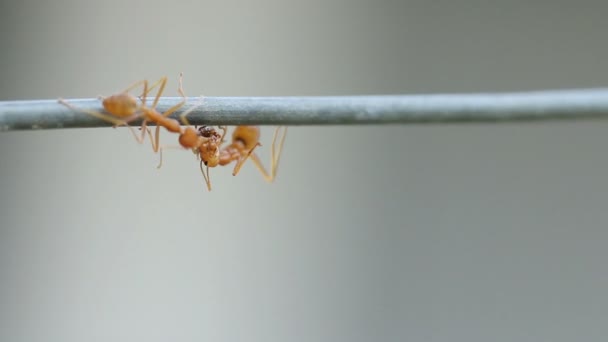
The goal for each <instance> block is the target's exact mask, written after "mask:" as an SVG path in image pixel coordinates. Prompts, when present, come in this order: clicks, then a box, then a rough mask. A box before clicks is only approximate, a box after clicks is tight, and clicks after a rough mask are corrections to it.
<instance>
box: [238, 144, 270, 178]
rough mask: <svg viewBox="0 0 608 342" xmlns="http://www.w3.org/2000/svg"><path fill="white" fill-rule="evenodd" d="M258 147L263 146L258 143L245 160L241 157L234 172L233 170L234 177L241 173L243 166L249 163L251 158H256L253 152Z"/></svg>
mask: <svg viewBox="0 0 608 342" xmlns="http://www.w3.org/2000/svg"><path fill="white" fill-rule="evenodd" d="M258 146H262V144H260V143H259V142H258V143H257V144H256V145H255V146H254V147H253V148H252V149H251V150H249V152H248V153H247V155H246V156H245V158H243V156H240V157H239V159H238V161H237V162H236V165H235V166H234V170H232V175H233V176H236V175H237V174H238V173H239V171H240V170H241V167H243V164H244V163H245V162H246V161H247V159H248V158H249V156H252V157H253V156H255V153H253V150H255V148H256V147H258ZM256 158H257V156H256ZM264 173H265V172H264Z"/></svg>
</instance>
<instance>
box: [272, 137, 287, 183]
mask: <svg viewBox="0 0 608 342" xmlns="http://www.w3.org/2000/svg"><path fill="white" fill-rule="evenodd" d="M281 128H283V134H282V135H281V140H280V141H279V147H278V151H277V152H276V153H275V142H276V139H277V135H278V133H279V130H280V129H281ZM286 136H287V126H279V127H277V128H276V129H275V130H274V135H273V136H272V146H271V148H270V150H271V159H272V162H271V167H270V169H271V171H270V172H271V174H272V179H271V181H273V180H274V178H275V177H276V175H277V170H278V168H279V160H281V153H282V152H283V145H284V144H285V137H286Z"/></svg>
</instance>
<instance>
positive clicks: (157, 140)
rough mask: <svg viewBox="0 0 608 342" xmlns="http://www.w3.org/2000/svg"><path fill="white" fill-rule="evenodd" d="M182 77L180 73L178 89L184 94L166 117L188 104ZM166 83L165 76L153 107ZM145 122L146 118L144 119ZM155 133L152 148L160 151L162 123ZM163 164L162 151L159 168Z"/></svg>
mask: <svg viewBox="0 0 608 342" xmlns="http://www.w3.org/2000/svg"><path fill="white" fill-rule="evenodd" d="M182 78H183V75H182V73H180V74H179V87H178V89H177V91H178V92H179V93H180V95H181V96H182V100H181V101H180V102H179V103H178V104H176V105H174V106H172V107H171V108H169V109H167V111H166V112H164V113H163V114H162V116H164V117H167V116H169V115H171V114H172V113H173V112H175V111H177V110H178V109H180V108H181V107H183V106H184V105H185V104H186V94H184V89H183V87H182ZM157 83H158V82H157ZM166 83H167V78H166V77H163V78H162V79H161V81H160V88H159V89H158V92H157V93H156V98H155V99H154V104H153V106H152V108H156V105H157V104H158V100H159V99H160V95H161V93H162V92H163V91H164V89H165V84H166ZM144 100H145V95H144ZM144 123H145V120H144ZM142 127H143V125H142ZM148 133H149V132H148ZM154 135H155V141H154V142H153V143H152V149H153V151H154V152H155V153H156V152H159V149H160V125H159V124H158V123H157V124H156V132H155V134H154ZM150 139H152V135H150ZM162 164H163V163H162V152H161V156H160V163H159V164H158V166H157V168H159V169H160V168H161V166H162Z"/></svg>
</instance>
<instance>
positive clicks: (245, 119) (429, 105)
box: [0, 88, 608, 131]
mask: <svg viewBox="0 0 608 342" xmlns="http://www.w3.org/2000/svg"><path fill="white" fill-rule="evenodd" d="M180 99H181V98H178V97H164V98H161V100H160V102H159V105H158V107H157V109H158V110H159V111H160V112H163V111H165V110H166V109H168V108H169V107H170V106H172V105H174V104H176V103H178V102H179V101H180ZM68 101H69V102H70V103H72V104H73V105H74V106H76V107H78V108H82V109H89V110H96V111H102V106H101V103H100V101H99V100H98V99H79V100H68ZM195 104H201V100H200V98H199V97H190V98H188V102H187V104H186V105H185V106H184V107H182V108H181V109H180V111H178V112H177V113H175V114H174V115H173V117H177V115H179V114H180V113H182V112H183V111H185V110H187V109H188V108H189V107H190V106H191V105H195ZM590 118H608V89H607V88H604V89H579V90H558V91H535V92H525V93H494V94H492V93H487V94H437V95H395V96H390V95H389V96H331V97H206V98H204V101H203V102H202V104H201V105H200V107H197V108H196V109H195V110H194V111H193V112H192V113H191V114H190V115H189V116H188V120H189V121H190V123H191V124H195V125H350V124H395V123H401V124H405V123H453V122H509V121H537V120H579V119H590ZM134 124H137V122H135V123H134ZM105 126H111V124H110V123H108V122H105V121H103V120H100V119H97V118H95V117H93V116H91V115H89V114H86V113H83V112H80V111H75V110H71V109H69V108H67V107H65V106H63V105H61V104H59V103H58V102H57V100H33V101H2V102H0V130H1V131H8V130H26V129H50V128H77V127H105Z"/></svg>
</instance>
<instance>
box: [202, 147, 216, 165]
mask: <svg viewBox="0 0 608 342" xmlns="http://www.w3.org/2000/svg"><path fill="white" fill-rule="evenodd" d="M199 157H200V158H201V160H202V161H203V163H204V164H205V166H208V167H216V166H218V165H219V163H220V150H219V149H218V148H217V145H209V144H204V145H203V146H201V147H200V148H199Z"/></svg>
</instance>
